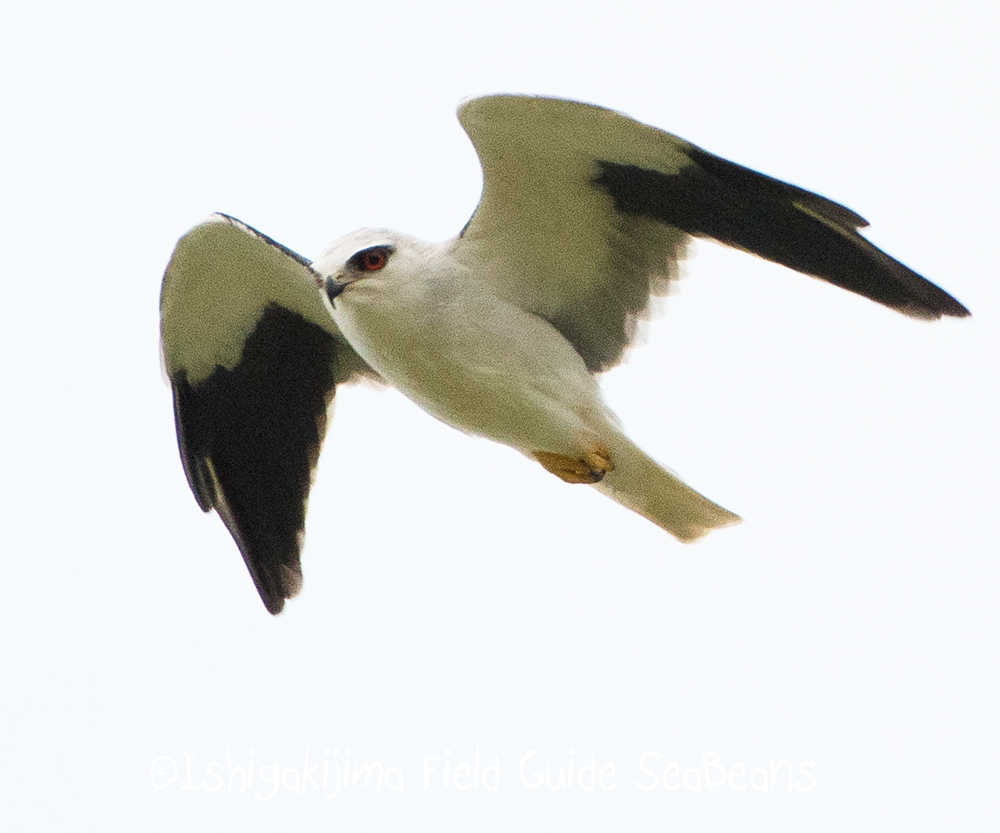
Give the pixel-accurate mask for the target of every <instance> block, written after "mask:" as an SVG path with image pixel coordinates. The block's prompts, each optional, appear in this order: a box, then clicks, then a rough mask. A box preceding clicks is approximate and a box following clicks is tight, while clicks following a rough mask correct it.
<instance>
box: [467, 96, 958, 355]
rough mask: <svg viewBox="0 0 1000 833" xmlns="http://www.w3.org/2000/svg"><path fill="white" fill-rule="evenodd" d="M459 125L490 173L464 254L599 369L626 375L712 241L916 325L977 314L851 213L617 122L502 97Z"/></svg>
mask: <svg viewBox="0 0 1000 833" xmlns="http://www.w3.org/2000/svg"><path fill="white" fill-rule="evenodd" d="M458 117H459V121H460V122H461V124H462V126H463V127H464V128H465V131H466V132H467V133H468V134H469V138H470V139H471V140H472V143H473V145H474V146H475V149H476V152H477V153H478V155H479V159H480V162H481V163H482V167H483V194H482V198H481V200H480V203H479V206H478V207H477V208H476V211H475V213H474V214H473V216H472V218H471V219H470V221H469V223H468V224H467V225H466V227H465V229H463V231H462V234H461V235H460V236H459V239H458V240H457V241H456V244H455V253H456V255H457V256H461V255H462V254H463V252H468V253H469V255H470V259H471V257H475V258H476V259H478V262H485V263H486V264H488V265H489V268H488V270H487V271H488V274H489V275H490V276H491V280H493V281H494V282H495V284H496V286H497V288H498V290H500V291H501V292H503V293H505V294H507V295H508V296H509V297H511V298H513V299H515V300H516V301H517V302H518V303H519V304H520V305H521V306H522V307H523V308H525V309H527V310H529V311H531V312H534V313H536V314H538V315H541V316H543V317H545V318H547V319H548V320H549V321H550V322H551V323H552V324H553V325H554V326H556V327H557V328H558V329H559V330H560V332H562V333H563V335H564V336H566V338H568V339H569V340H570V341H571V342H572V343H573V345H574V347H576V349H577V351H578V352H579V353H580V355H581V356H582V357H583V358H584V360H585V361H586V363H587V366H588V367H589V368H590V369H591V370H592V371H600V370H604V369H606V368H608V367H611V366H613V365H614V364H616V363H617V362H619V361H620V360H621V358H622V356H623V354H624V352H625V350H626V349H627V347H628V346H629V345H630V343H631V341H632V339H633V337H634V333H635V328H636V321H637V320H638V319H640V318H641V317H642V316H643V315H644V314H645V313H646V310H647V307H648V304H649V299H650V296H652V295H660V294H664V293H665V292H666V291H667V289H668V287H669V284H670V282H671V281H672V280H673V279H674V278H675V277H676V276H677V261H678V260H679V259H680V258H682V257H683V255H684V245H685V242H686V240H687V239H688V238H689V237H692V236H697V237H708V238H711V239H714V240H717V241H719V242H721V243H725V244H727V245H730V246H735V247H737V248H740V249H743V250H744V251H747V252H750V253H752V254H756V255H759V256H761V257H764V258H767V259H769V260H772V261H775V262H777V263H781V264H783V265H785V266H788V267H790V268H792V269H796V270H797V271H800V272H804V273H806V274H809V275H812V276H814V277H819V278H822V279H824V280H827V281H830V282H832V283H834V284H836V285H838V286H841V287H843V288H845V289H848V290H850V291H852V292H856V293H858V294H861V295H864V296H866V297H868V298H871V299H872V300H875V301H877V302H879V303H881V304H884V305H886V306H889V307H892V308H894V309H897V310H899V311H900V312H903V313H905V314H907V315H912V316H915V317H922V318H938V317H940V316H942V315H955V316H963V315H968V310H966V309H965V307H963V306H962V305H961V304H960V303H959V302H958V301H956V300H955V299H954V298H952V297H951V296H950V295H948V293H946V292H944V291H943V290H942V289H940V288H939V287H937V286H935V285H934V284H932V283H930V282H929V281H927V280H925V279H924V278H922V277H921V276H920V275H918V274H917V273H915V272H913V271H912V270H910V269H908V268H907V267H906V266H904V265H903V264H902V263H899V262H898V261H896V260H894V259H893V258H891V257H890V256H889V255H887V254H885V253H884V252H882V251H881V250H880V249H878V248H877V247H875V246H874V245H872V244H871V243H870V242H869V241H868V240H866V239H865V238H864V237H862V236H861V235H860V234H858V233H857V229H858V228H862V227H864V226H866V225H867V222H866V221H865V220H864V218H862V217H861V216H859V215H858V214H856V213H855V212H853V211H851V210H850V209H849V208H846V207H844V206H842V205H840V204H839V203H835V202H833V201H831V200H828V199H826V198H825V197H822V196H820V195H819V194H814V193H812V192H811V191H806V190H804V189H802V188H799V187H797V186H795V185H790V184H789V183H786V182H782V181H780V180H777V179H773V178H771V177H768V176H765V175H763V174H759V173H757V172H755V171H752V170H750V169H749V168H744V167H742V166H740V165H736V164H734V163H732V162H728V161H727V160H725V159H722V158H720V157H718V156H714V155H712V154H710V153H708V152H706V151H704V150H701V149H700V148H698V147H696V146H695V145H692V144H691V143H690V142H686V141H684V140H683V139H680V138H678V137H676V136H673V135H671V134H669V133H665V132H664V131H662V130H657V129H656V128H654V127H650V126H648V125H644V124H641V123H639V122H636V121H634V120H633V119H630V118H628V117H627V116H624V115H622V114H621V113H616V112H614V111H611V110H606V109H604V108H601V107H594V106H592V105H589V104H581V103H577V102H572V101H561V100H557V99H547V98H535V97H527V96H491V97H485V98H477V99H473V100H470V101H467V102H465V103H464V104H463V105H462V106H461V107H460V108H459V112H458Z"/></svg>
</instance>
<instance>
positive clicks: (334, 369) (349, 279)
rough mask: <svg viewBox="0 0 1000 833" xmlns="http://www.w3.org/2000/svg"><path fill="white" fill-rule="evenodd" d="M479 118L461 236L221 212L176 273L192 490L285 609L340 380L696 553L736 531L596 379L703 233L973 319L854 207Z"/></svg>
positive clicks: (571, 111) (670, 139)
mask: <svg viewBox="0 0 1000 833" xmlns="http://www.w3.org/2000/svg"><path fill="white" fill-rule="evenodd" d="M459 119H460V121H461V123H462V126H463V127H464V128H465V129H466V131H467V132H468V134H469V136H470V137H471V139H472V141H473V143H474V144H475V146H476V150H477V152H478V153H479V156H480V160H481V162H482V165H483V172H484V187H483V196H482V199H481V201H480V204H479V207H478V208H477V210H476V212H475V214H474V215H473V217H472V219H471V220H470V221H469V223H468V224H467V225H466V227H465V228H464V229H463V230H462V232H461V233H460V234H459V235H458V236H457V237H455V238H454V239H452V240H449V241H446V242H444V243H426V242H422V241H419V240H415V239H413V238H411V237H408V236H406V235H403V234H399V233H398V232H393V231H386V230H374V229H364V230H361V231H357V232H354V233H352V234H350V235H347V236H346V237H344V238H341V239H340V240H339V241H337V242H336V243H334V244H333V245H332V246H331V247H329V248H328V249H327V250H326V251H325V252H324V253H323V254H322V255H321V256H320V257H319V258H318V259H317V260H316V261H314V262H312V263H309V262H308V261H306V260H305V259H304V258H302V257H300V256H299V255H296V254H295V253H293V252H290V251H289V250H287V249H285V248H283V247H281V246H280V245H279V244H277V243H275V242H274V241H272V240H270V239H269V238H267V237H265V236H263V235H261V234H260V233H258V232H256V231H254V230H253V229H251V228H250V227H248V226H245V225H243V224H242V223H240V222H239V221H236V220H233V219H232V218H229V217H226V216H225V215H215V216H214V217H212V218H210V219H209V220H208V221H206V222H205V223H203V224H201V225H200V226H197V227H195V228H194V229H192V231H190V232H189V233H188V234H187V235H185V236H184V237H183V238H182V239H181V240H180V242H179V243H178V245H177V249H176V251H175V253H174V256H173V258H172V259H171V262H170V265H169V266H168V268H167V272H166V275H165V277H164V285H163V294H162V340H163V353H164V360H165V364H166V367H167V371H168V373H169V375H170V378H171V382H172V385H173V388H174V403H175V415H176V421H177V430H178V441H179V445H180V449H181V457H182V460H183V462H184V467H185V472H186V474H187V477H188V481H189V483H190V484H191V487H192V490H193V491H194V493H195V496H196V498H197V499H198V502H199V505H200V506H201V507H202V508H203V509H204V510H206V511H208V510H209V509H211V508H216V509H218V510H219V512H220V514H221V515H222V517H223V520H224V521H225V522H226V525H227V526H228V527H229V529H230V531H231V532H232V534H233V536H234V538H235V539H236V542H237V544H238V545H239V547H240V550H241V552H242V554H243V556H244V559H245V561H246V563H247V566H248V568H249V569H250V573H251V575H252V576H253V579H254V582H255V583H256V585H257V588H258V590H259V591H260V594H261V597H262V598H263V600H264V602H265V605H267V607H268V609H269V610H270V611H271V612H273V613H276V612H278V611H280V610H281V608H282V605H283V604H284V599H285V598H288V597H290V596H291V595H294V593H295V592H296V591H297V589H298V587H299V585H300V584H301V570H300V567H299V552H300V549H301V545H302V531H303V528H304V520H305V506H306V501H307V498H308V492H309V485H310V482H311V474H312V471H313V469H314V467H315V463H316V458H317V456H318V453H319V448H320V445H321V443H322V439H323V434H324V432H325V427H326V415H327V411H328V407H329V404H330V402H331V400H332V398H333V395H334V391H335V388H336V385H337V384H339V383H341V382H346V381H350V380H351V379H354V378H357V377H359V376H363V375H369V376H376V377H378V378H380V379H382V380H383V381H385V382H387V383H389V384H391V385H393V386H395V387H396V388H398V389H399V390H400V391H401V392H402V393H404V394H405V395H406V396H408V397H409V398H410V399H412V400H413V401H414V402H416V403H417V404H418V405H420V406H421V407H422V408H424V409H425V410H426V411H428V412H429V413H431V414H433V415H434V416H436V417H437V418H438V419H441V420H442V421H444V422H446V423H448V424H450V425H452V426H454V427H456V428H458V429H460V430H463V431H467V432H469V433H472V434H477V435H480V436H484V437H488V438H490V439H493V440H495V441H497V442H500V443H504V444H506V445H509V446H511V447H513V448H515V449H517V450H518V451H520V452H522V453H523V454H525V455H527V456H528V457H530V458H533V459H535V460H537V461H539V462H540V463H541V464H542V465H544V466H545V467H546V468H547V469H548V470H549V471H551V472H553V473H554V474H557V475H558V476H560V477H561V478H563V479H564V480H566V481H568V482H573V483H591V484H593V485H594V486H595V488H598V489H599V490H601V491H602V492H603V493H605V494H607V495H608V496H610V497H612V498H613V499H614V500H617V501H618V502H619V503H621V504H623V505H624V506H627V507H628V508H630V509H632V510H634V511H636V512H638V513H639V514H641V515H643V516H645V517H646V518H648V519H650V520H651V521H653V522H654V523H656V524H658V525H659V526H661V527H662V528H663V529H665V530H667V531H668V532H670V533H671V534H673V535H675V536H676V537H677V538H679V539H681V540H685V541H689V540H694V539H696V538H698V537H699V536H701V535H703V534H705V533H706V532H708V531H709V530H711V529H713V528H717V527H720V526H726V525H728V524H731V523H734V522H736V521H737V520H738V518H737V516H735V515H733V514H732V513H730V512H728V511H726V510H725V509H723V508H722V507H720V506H717V505H716V504H714V503H712V502H711V501H710V500H708V499H707V498H705V497H703V496H702V495H700V494H698V493H697V492H695V491H694V490H693V489H691V488H689V487H688V486H686V485H685V484H684V483H683V482H681V481H680V480H679V479H678V478H677V477H676V476H675V475H674V474H673V473H671V472H670V471H668V470H667V469H665V468H663V467H662V466H660V465H658V464H657V463H655V462H654V461H653V460H651V459H650V458H649V457H647V456H646V455H645V454H644V453H643V452H642V451H640V450H639V449H638V448H636V447H635V446H634V445H633V444H632V443H631V441H629V439H628V438H627V437H626V436H625V435H624V433H623V432H622V430H621V427H620V426H619V424H618V422H617V420H616V419H615V417H614V415H613V414H612V413H611V412H610V411H609V410H608V408H607V406H606V405H605V403H604V401H603V399H602V397H601V391H600V387H599V385H598V383H597V380H596V377H595V374H596V373H598V372H600V371H602V370H605V369H607V368H609V367H612V366H614V365H615V364H616V363H618V362H619V361H620V360H621V358H622V356H623V355H624V352H625V351H626V349H627V348H628V346H629V344H630V342H631V340H632V338H633V336H634V333H635V326H636V321H637V319H638V318H639V317H640V316H642V315H643V313H644V312H645V310H646V309H647V307H648V304H649V299H650V297H651V295H655V294H662V293H663V292H664V291H665V289H666V286H667V284H668V282H669V281H670V280H671V279H672V278H674V277H675V276H676V270H677V260H678V258H679V257H680V256H681V254H682V253H683V247H684V244H685V241H686V240H687V239H688V237H689V236H692V235H694V236H704V237H710V238H713V239H716V240H719V241H721V242H723V243H727V244H729V245H733V246H736V247H739V248H742V249H744V250H746V251H750V252H753V253H755V254H759V255H761V256H763V257H767V258H768V259H770V260H774V261H776V262H778V263H782V264H784V265H786V266H789V267H791V268H794V269H797V270H798V271H802V272H805V273H807V274H810V275H814V276H816V277H820V278H823V279H825V280H828V281H831V282H833V283H835V284H837V285H840V286H842V287H844V288H846V289H849V290H851V291H854V292H857V293H859V294H862V295H865V296H867V297H869V298H872V299H873V300H876V301H878V302H880V303H882V304H885V305H887V306H890V307H893V308H895V309H897V310H899V311H901V312H904V313H906V314H909V315H913V316H916V317H923V318H937V317H940V316H941V315H959V316H961V315H967V314H968V312H967V310H965V308H964V307H963V306H962V305H961V304H959V303H958V302H957V301H955V300H954V299H953V298H952V297H951V296H950V295H948V294H947V293H945V292H943V291H942V290H941V289H939V288H938V287H936V286H934V284H931V283H930V282H928V281H926V280H924V279H923V278H921V277H920V276H919V275H917V274H916V273H914V272H912V271H911V270H909V269H908V268H907V267H905V266H903V265H902V264H901V263H899V262H898V261H895V260H893V259H892V258H891V257H889V256H888V255H886V254H885V253H884V252H882V251H880V250H879V249H877V248H876V247H874V246H872V245H871V244H870V243H869V242H868V241H867V240H865V239H864V238H863V237H861V236H860V235H859V234H858V233H857V231H856V229H857V228H858V227H861V226H864V225H865V221H864V220H863V219H862V218H860V217H859V216H858V215H856V214H854V213H853V212H852V211H850V210H849V209H846V208H844V207H843V206H840V205H838V204H836V203H833V202H831V201H829V200H826V199H825V198H823V197H820V196H818V195H816V194H813V193H811V192H808V191H804V190H802V189H800V188H796V187H795V186H791V185H788V184H787V183H783V182H780V181H778V180H774V179H771V178H769V177H765V176H763V175H761V174H758V173H755V172H753V171H750V170H748V169H746V168H742V167H740V166H738V165H734V164H733V163H731V162H727V161H725V160H723V159H720V158H718V157H715V156H712V155H711V154H709V153H707V152H705V151H703V150H701V149H699V148H697V147H695V146H693V145H690V144H689V143H687V142H684V141H683V140H681V139H678V138H677V137H675V136H671V135H670V134H667V133H664V132H662V131H659V130H657V129H655V128H652V127H648V126H646V125H642V124H639V123H638V122H635V121H633V120H631V119H629V118H627V117H626V116H623V115H621V114H619V113H614V112H612V111H609V110H604V109H602V108H598V107H593V106H590V105H585V104H579V103H575V102H566V101H558V100H553V99H542V98H529V97H520V96H496V97H489V98H480V99H473V100H471V101H469V102H467V103H465V104H464V105H463V106H462V107H461V108H460V110H459Z"/></svg>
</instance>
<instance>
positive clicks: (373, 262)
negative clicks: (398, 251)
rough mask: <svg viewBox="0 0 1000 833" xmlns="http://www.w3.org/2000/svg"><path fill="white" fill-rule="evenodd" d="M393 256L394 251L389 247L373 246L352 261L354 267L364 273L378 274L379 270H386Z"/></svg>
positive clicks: (359, 253) (358, 254)
mask: <svg viewBox="0 0 1000 833" xmlns="http://www.w3.org/2000/svg"><path fill="white" fill-rule="evenodd" d="M391 254H392V249H391V248H390V247H389V246H373V247H372V248H370V249H365V250H364V251H362V252H358V253H357V254H356V255H355V256H354V257H353V258H351V260H352V261H354V266H355V267H357V268H358V269H359V270H360V271H362V272H377V271H378V270H379V269H384V268H385V265H386V264H387V263H388V262H389V255H391Z"/></svg>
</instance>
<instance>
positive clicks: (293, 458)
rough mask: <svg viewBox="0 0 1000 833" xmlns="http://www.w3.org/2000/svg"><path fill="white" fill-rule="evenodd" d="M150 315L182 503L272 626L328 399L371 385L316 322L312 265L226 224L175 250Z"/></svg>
mask: <svg viewBox="0 0 1000 833" xmlns="http://www.w3.org/2000/svg"><path fill="white" fill-rule="evenodd" d="M160 315H161V339H162V349H163V360H164V365H165V367H166V371H167V374H168V375H169V377H170V384H171V386H172V387H173V395H174V418H175V422H176V426H177V443H178V445H179V447H180V452H181V460H182V462H183V464H184V473H185V474H186V475H187V480H188V483H189V484H190V485H191V491H193V492H194V496H195V498H196V499H197V501H198V505H199V506H200V507H201V508H202V509H203V510H204V511H206V512H208V511H209V510H211V509H216V510H217V511H218V513H219V515H220V516H221V517H222V519H223V521H224V522H225V524H226V526H227V527H228V528H229V531H230V532H231V533H232V536H233V538H234V539H235V541H236V543H237V545H238V546H239V548H240V552H241V553H242V554H243V559H244V560H245V561H246V565H247V567H248V568H249V570H250V575H251V576H252V577H253V581H254V584H255V585H256V586H257V590H258V591H259V592H260V596H261V598H262V599H263V601H264V604H265V606H266V607H267V609H268V610H269V611H270V612H271V613H278V612H279V611H280V610H281V609H282V607H283V606H284V603H285V599H287V598H291V597H292V596H294V595H295V593H296V592H297V591H298V589H299V587H300V586H301V584H302V571H301V568H300V565H299V553H300V550H301V547H302V540H303V528H304V525H305V514H306V502H307V500H308V497H309V487H310V485H311V481H312V474H313V471H314V469H315V466H316V461H317V458H318V456H319V450H320V446H321V444H322V442H323V436H324V434H325V432H326V419H327V410H328V407H329V405H330V403H331V401H332V400H333V395H334V390H335V387H336V385H337V384H339V383H340V382H344V381H347V380H348V379H350V378H352V377H354V376H357V375H373V373H372V371H371V370H370V368H368V366H367V365H365V363H364V362H363V361H362V360H361V358H360V357H359V356H358V355H357V354H356V353H355V352H354V350H353V349H352V348H351V347H350V345H349V344H348V343H347V341H346V340H345V339H344V338H343V336H341V334H340V332H339V331H338V330H337V327H336V325H335V324H334V323H333V320H332V318H331V317H330V315H329V314H328V313H327V312H326V310H325V308H324V306H323V302H322V300H321V297H320V291H319V288H318V286H317V283H316V275H315V273H314V272H313V271H312V270H311V269H310V268H309V263H308V261H306V260H305V259H304V258H302V257H300V256H299V255H297V254H295V253H294V252H292V251H290V250H288V249H286V248H285V247H284V246H281V245H280V244H278V243H275V242H274V241H273V240H271V239H270V238H268V237H265V236H264V235H263V234H260V233H259V232H257V231H255V230H254V229H252V228H250V227H249V226H247V225H244V224H243V223H241V222H239V221H238V220H235V219H233V218H231V217H227V216H225V215H223V214H215V215H213V216H212V217H210V218H209V219H208V220H207V221H206V222H204V223H202V224H201V225H198V226H195V228H193V229H191V231H189V232H188V233H187V234H185V235H184V236H183V237H182V238H181V239H180V240H179V241H178V243H177V248H176V249H175V250H174V253H173V256H172V257H171V259H170V264H169V265H168V266H167V271H166V274H165V275H164V277H163V290H162V293H161V295H160Z"/></svg>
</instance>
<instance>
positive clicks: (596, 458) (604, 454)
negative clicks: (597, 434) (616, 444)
mask: <svg viewBox="0 0 1000 833" xmlns="http://www.w3.org/2000/svg"><path fill="white" fill-rule="evenodd" d="M531 453H532V456H533V457H534V458H535V459H536V460H538V462H539V463H541V464H542V467H543V468H544V469H545V470H546V471H550V472H552V474H554V475H555V476H556V477H558V478H560V479H561V480H565V481H566V482H567V483H600V482H601V481H602V480H603V479H604V475H606V474H607V473H608V472H609V471H611V470H612V469H613V468H614V467H615V464H614V463H612V462H611V452H610V451H608V449H607V447H606V446H603V445H600V444H598V445H595V446H594V447H593V448H591V450H590V451H588V452H587V453H586V454H585V455H584V456H583V457H567V456H566V455H565V454H553V453H552V452H551V451H533V452H531Z"/></svg>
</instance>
